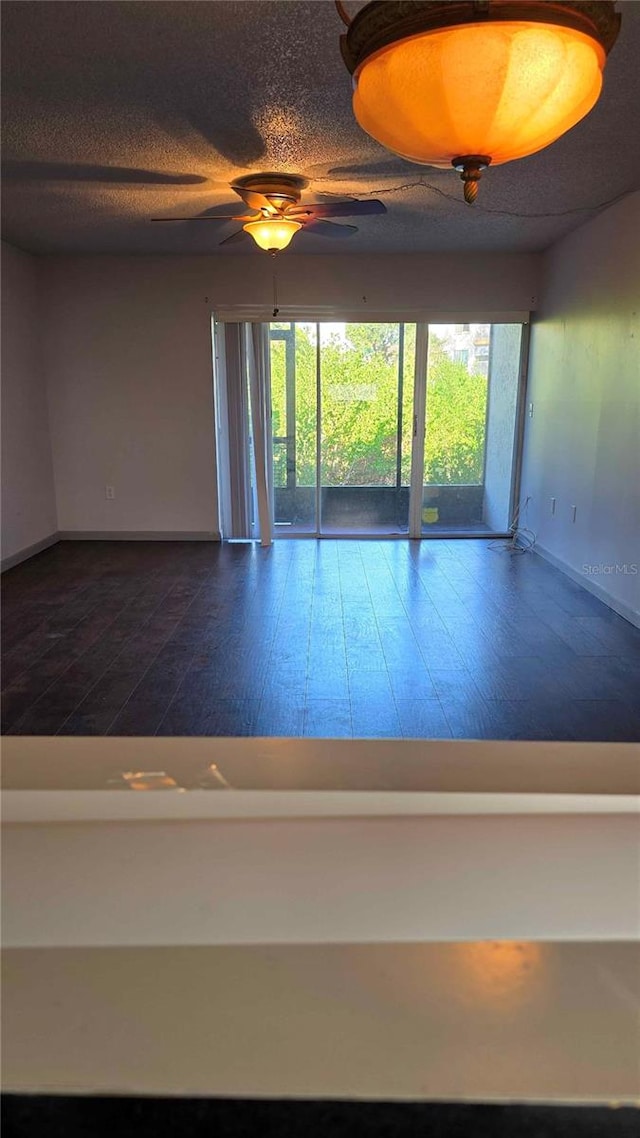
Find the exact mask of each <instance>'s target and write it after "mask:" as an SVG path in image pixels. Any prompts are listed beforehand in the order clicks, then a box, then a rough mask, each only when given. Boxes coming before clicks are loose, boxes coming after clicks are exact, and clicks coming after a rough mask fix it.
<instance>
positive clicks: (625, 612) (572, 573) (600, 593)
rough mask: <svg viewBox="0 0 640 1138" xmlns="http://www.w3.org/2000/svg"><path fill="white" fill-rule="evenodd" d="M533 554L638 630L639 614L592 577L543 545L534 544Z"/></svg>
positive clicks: (639, 624)
mask: <svg viewBox="0 0 640 1138" xmlns="http://www.w3.org/2000/svg"><path fill="white" fill-rule="evenodd" d="M534 552H535V553H538V554H539V555H540V557H542V558H543V560H544V561H548V562H549V564H550V565H553V567H554V569H559V570H560V572H561V573H564V574H565V576H566V577H570V578H571V580H572V581H575V582H576V584H578V585H582V588H583V589H586V590H587V592H588V593H593V595H594V597H597V598H598V600H599V601H602V603H603V604H605V605H606V606H607V608H610V609H613V611H614V612H617V614H618V616H622V617H624V619H625V620H628V621H629V624H633V625H634V626H635V627H636V628H640V613H639V612H636V610H635V609H632V608H631V605H627V604H625V602H624V601H619V600H618V599H617V597H612V596H611V593H608V592H607V590H606V589H604V588H603V587H602V585H599V584H598V582H597V581H594V579H593V578H592V577H588V576H587V575H586V573H580V572H579V571H578V570H577V569H574V568H572V566H571V565H567V563H566V561H562V560H561V559H560V558H559V557H556V555H555V553H551V552H550V551H549V550H548V549H545V547H544V546H543V545H538V544H537V543H536V546H535V549H534Z"/></svg>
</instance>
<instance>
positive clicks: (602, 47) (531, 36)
mask: <svg viewBox="0 0 640 1138" xmlns="http://www.w3.org/2000/svg"><path fill="white" fill-rule="evenodd" d="M336 7H337V9H338V12H339V14H340V17H341V19H342V20H343V22H344V23H345V24H346V25H347V33H346V35H343V36H341V40H340V45H341V50H342V55H343V58H344V61H345V63H346V65H347V67H348V69H349V71H350V72H351V74H352V75H353V79H354V94H353V110H354V114H355V117H356V119H357V120H358V122H359V123H360V126H361V127H362V128H363V130H365V131H366V132H367V134H370V135H371V136H372V137H373V138H375V139H376V140H377V141H378V142H381V143H382V145H383V146H386V147H387V149H388V150H392V151H394V152H395V153H396V154H400V155H401V156H402V157H403V158H407V159H409V161H411V162H418V163H423V164H424V165H427V166H440V167H449V166H454V167H455V169H456V170H458V171H459V173H460V176H461V178H462V180H463V182H464V196H465V200H466V201H467V202H469V203H471V202H473V201H475V198H476V196H477V193H478V181H479V179H480V176H481V173H482V170H483V169H485V168H486V167H487V166H488V165H489V164H490V163H491V164H493V165H494V166H497V165H500V164H501V163H503V162H511V161H513V159H515V158H524V157H525V156H526V155H528V154H535V152H536V151H537V150H542V149H543V148H544V147H545V146H549V144H550V143H552V142H555V140H556V139H557V138H559V137H560V136H561V135H562V134H564V133H565V132H566V131H568V130H570V129H571V127H572V126H575V124H576V123H577V122H579V121H580V119H582V118H584V116H585V115H586V114H588V113H589V111H590V110H591V108H592V107H593V106H594V105H595V103H596V102H597V100H598V97H599V95H600V91H601V89H602V72H603V70H604V66H605V63H606V59H607V54H608V52H609V51H610V49H611V48H612V47H613V44H614V43H615V41H616V38H617V36H618V31H619V29H620V16H619V14H618V13H617V12H616V11H615V8H614V3H613V0H588V2H587V0H585V2H583V3H579V2H575V3H569V2H556V0H435V2H433V0H431V2H422V0H415V2H414V3H410V4H409V3H406V2H405V0H400V2H395V0H382V2H380V0H374V2H372V3H369V4H366V5H365V7H364V8H361V9H360V11H359V12H358V13H357V14H356V15H355V16H354V17H353V19H350V18H349V16H348V15H347V13H346V12H345V9H344V6H343V4H342V3H341V2H340V0H336Z"/></svg>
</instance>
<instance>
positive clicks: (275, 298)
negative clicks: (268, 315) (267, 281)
mask: <svg viewBox="0 0 640 1138" xmlns="http://www.w3.org/2000/svg"><path fill="white" fill-rule="evenodd" d="M279 311H280V309H279V308H278V281H277V277H276V270H275V267H274V270H273V319H274V320H275V318H276V316H277V315H278V313H279Z"/></svg>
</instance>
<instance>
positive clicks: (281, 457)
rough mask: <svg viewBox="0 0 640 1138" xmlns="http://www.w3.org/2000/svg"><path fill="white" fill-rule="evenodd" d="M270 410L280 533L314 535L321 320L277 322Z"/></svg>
mask: <svg viewBox="0 0 640 1138" xmlns="http://www.w3.org/2000/svg"><path fill="white" fill-rule="evenodd" d="M270 341H271V360H270V362H271V415H272V425H273V487H274V531H275V535H276V536H278V535H280V536H287V534H300V533H306V534H315V533H317V532H318V517H317V489H316V488H317V477H316V474H317V458H316V452H317V425H318V419H317V344H318V325H317V324H294V323H292V322H286V323H277V324H272V325H271V328H270Z"/></svg>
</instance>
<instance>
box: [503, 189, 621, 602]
mask: <svg viewBox="0 0 640 1138" xmlns="http://www.w3.org/2000/svg"><path fill="white" fill-rule="evenodd" d="M529 401H531V402H533V405H534V415H533V418H532V419H530V418H529V417H528V416H527V419H526V424H527V429H526V439H525V457H524V468H523V478H522V493H521V500H522V501H524V499H525V498H526V496H527V495H531V501H530V503H529V507H528V518H527V520H526V523H525V524H527V525H528V526H530V528H532V529H533V530H534V531H535V532H536V533H537V535H538V543H539V547H540V548H541V550H542V551H546V552H548V553H549V554H550V555H551V557H552V558H553V559H555V560H556V562H557V563H559V564H560V565H561V566H564V567H566V568H567V569H569V570H570V571H571V572H572V573H573V574H574V575H575V576H576V577H577V579H578V580H580V581H581V583H585V584H591V585H592V586H593V585H595V586H596V589H597V588H598V587H599V589H600V590H601V591H602V595H603V599H606V600H607V601H608V602H609V603H610V604H611V605H612V606H613V607H614V608H617V610H618V611H619V612H621V613H622V614H623V615H626V616H628V617H629V618H630V619H634V620H636V621H640V193H636V194H633V195H631V196H630V197H627V198H625V199H624V200H623V201H621V202H619V203H618V204H617V205H615V206H612V207H611V208H610V209H609V210H607V211H606V212H605V213H602V214H600V215H599V216H598V217H596V218H595V219H594V220H593V221H590V222H589V223H588V224H586V225H584V226H582V227H581V228H580V229H578V230H576V231H574V232H573V233H571V234H570V235H569V236H568V237H566V238H565V239H564V240H563V241H561V242H560V243H559V244H558V245H557V246H555V247H554V248H553V249H552V250H551V251H550V252H549V253H548V255H547V258H546V265H545V277H544V281H543V287H542V293H541V307H540V310H539V312H538V314H537V316H536V318H535V320H534V323H533V327H532V334H531V355H530V366H529V392H528V402H529ZM552 497H555V498H556V500H557V504H556V513H555V516H552V515H551V508H550V499H551V498H552ZM574 505H575V506H576V507H577V514H576V521H575V523H573V522H572V520H571V515H572V511H571V507H572V506H574ZM625 565H626V566H627V572H626V573H625V571H624V569H623V567H624V566H625ZM584 566H596V567H597V568H598V570H599V572H596V573H594V572H593V571H591V573H590V574H588V573H587V572H586V571H585V569H584ZM606 566H610V567H612V568H610V569H609V570H608V571H607V570H606V569H604V567H606ZM616 566H618V567H619V570H618V571H616ZM633 566H636V571H635V573H634V571H633Z"/></svg>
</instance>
